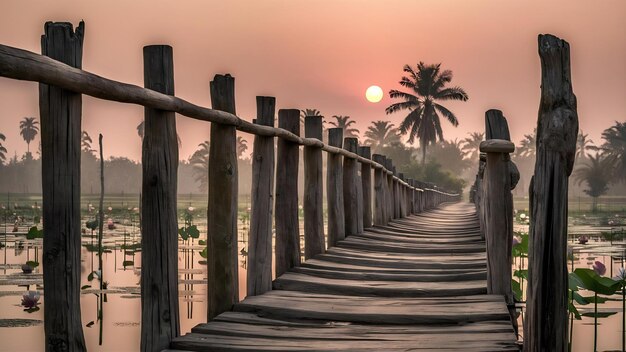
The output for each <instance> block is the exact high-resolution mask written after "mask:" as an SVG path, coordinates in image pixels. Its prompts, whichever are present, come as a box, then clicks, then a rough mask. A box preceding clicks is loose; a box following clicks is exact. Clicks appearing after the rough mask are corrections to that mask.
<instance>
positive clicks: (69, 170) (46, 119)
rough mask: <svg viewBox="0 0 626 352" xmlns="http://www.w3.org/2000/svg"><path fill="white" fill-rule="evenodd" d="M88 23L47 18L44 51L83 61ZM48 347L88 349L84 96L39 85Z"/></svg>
mask: <svg viewBox="0 0 626 352" xmlns="http://www.w3.org/2000/svg"><path fill="white" fill-rule="evenodd" d="M84 28H85V26H84V23H83V22H81V23H80V24H79V25H78V27H76V31H75V32H74V30H73V29H72V25H71V24H70V23H53V22H47V23H46V25H45V28H44V30H45V34H44V35H43V36H42V37H41V51H42V54H43V55H45V56H48V57H51V58H53V59H55V60H58V61H61V62H63V63H65V64H68V65H70V66H72V67H77V68H80V67H81V66H82V56H83V37H84ZM39 110H40V117H41V161H42V164H41V181H42V196H43V233H44V238H43V256H42V257H43V267H44V268H45V270H44V273H43V284H44V287H45V288H46V307H45V308H44V312H43V314H44V332H45V349H46V351H55V350H61V349H62V350H64V351H84V350H85V338H84V336H83V326H82V323H81V318H80V270H81V269H80V267H81V265H80V250H81V243H80V234H81V224H80V147H81V146H80V140H81V114H82V111H81V110H82V97H81V95H80V94H76V93H74V92H70V91H67V90H64V89H61V88H58V87H55V86H49V85H46V84H40V85H39Z"/></svg>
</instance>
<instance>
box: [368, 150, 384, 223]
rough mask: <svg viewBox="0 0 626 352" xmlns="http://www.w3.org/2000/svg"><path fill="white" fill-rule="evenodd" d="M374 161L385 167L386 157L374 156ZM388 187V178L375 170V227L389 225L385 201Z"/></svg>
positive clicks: (378, 170) (380, 170) (379, 170)
mask: <svg viewBox="0 0 626 352" xmlns="http://www.w3.org/2000/svg"><path fill="white" fill-rule="evenodd" d="M372 160H374V161H375V162H377V163H379V164H381V165H383V166H384V165H385V157H384V156H383V155H380V154H374V155H373V156H372ZM386 185H387V177H386V176H385V173H384V171H383V170H382V169H375V170H374V225H376V226H384V225H385V224H386V223H387V213H386V209H387V205H386V204H387V200H386V199H385V187H386Z"/></svg>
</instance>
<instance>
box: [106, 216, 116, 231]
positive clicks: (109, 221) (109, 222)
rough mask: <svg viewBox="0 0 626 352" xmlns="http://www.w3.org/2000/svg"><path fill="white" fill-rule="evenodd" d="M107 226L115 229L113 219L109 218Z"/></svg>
mask: <svg viewBox="0 0 626 352" xmlns="http://www.w3.org/2000/svg"><path fill="white" fill-rule="evenodd" d="M107 228H108V229H109V230H115V224H114V223H113V219H111V218H109V219H108V220H107Z"/></svg>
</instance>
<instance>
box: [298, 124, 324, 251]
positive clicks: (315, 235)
mask: <svg viewBox="0 0 626 352" xmlns="http://www.w3.org/2000/svg"><path fill="white" fill-rule="evenodd" d="M304 134H305V137H307V138H317V139H319V140H320V141H321V140H322V116H305V117H304ZM322 178H323V170H322V149H321V148H317V147H304V204H303V208H304V209H303V210H304V258H305V259H309V258H313V257H315V256H316V255H318V254H322V253H324V251H325V250H326V244H325V240H324V212H323V209H322V205H323V204H324V199H323V197H324V189H323V181H322Z"/></svg>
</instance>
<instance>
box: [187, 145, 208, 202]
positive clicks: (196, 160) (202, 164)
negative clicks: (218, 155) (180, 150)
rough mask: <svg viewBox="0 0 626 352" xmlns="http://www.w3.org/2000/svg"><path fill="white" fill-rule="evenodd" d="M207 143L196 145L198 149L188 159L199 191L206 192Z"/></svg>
mask: <svg viewBox="0 0 626 352" xmlns="http://www.w3.org/2000/svg"><path fill="white" fill-rule="evenodd" d="M210 146H211V145H210V143H209V141H204V142H202V143H200V144H198V147H199V148H198V149H197V150H196V151H195V152H194V153H193V154H192V155H191V157H190V158H189V163H190V164H191V165H192V167H193V173H194V179H195V180H196V181H197V182H198V183H200V191H203V192H204V191H206V190H207V189H208V188H209V187H208V185H209V149H210Z"/></svg>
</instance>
